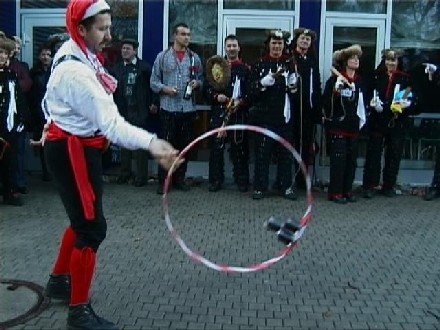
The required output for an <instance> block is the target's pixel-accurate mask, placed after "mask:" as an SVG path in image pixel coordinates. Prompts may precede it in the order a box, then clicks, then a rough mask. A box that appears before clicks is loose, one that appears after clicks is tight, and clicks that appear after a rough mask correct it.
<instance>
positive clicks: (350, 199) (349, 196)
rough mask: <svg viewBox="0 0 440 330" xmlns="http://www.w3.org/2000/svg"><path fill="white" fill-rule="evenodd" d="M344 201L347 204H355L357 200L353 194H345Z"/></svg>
mask: <svg viewBox="0 0 440 330" xmlns="http://www.w3.org/2000/svg"><path fill="white" fill-rule="evenodd" d="M345 199H346V200H347V202H349V203H356V202H357V198H356V196H355V195H353V194H347V195H345Z"/></svg>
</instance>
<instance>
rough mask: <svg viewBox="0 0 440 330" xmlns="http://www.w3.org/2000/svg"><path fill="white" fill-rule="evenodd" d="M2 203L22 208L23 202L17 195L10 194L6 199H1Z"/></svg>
mask: <svg viewBox="0 0 440 330" xmlns="http://www.w3.org/2000/svg"><path fill="white" fill-rule="evenodd" d="M3 203H4V204H6V205H12V206H23V201H22V200H21V197H20V196H19V195H18V194H17V193H11V194H9V195H8V196H6V197H3Z"/></svg>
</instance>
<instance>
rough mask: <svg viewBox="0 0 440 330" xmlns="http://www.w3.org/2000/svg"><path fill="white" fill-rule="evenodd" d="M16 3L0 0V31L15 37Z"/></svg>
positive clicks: (11, 0)
mask: <svg viewBox="0 0 440 330" xmlns="http://www.w3.org/2000/svg"><path fill="white" fill-rule="evenodd" d="M16 9H17V7H16V3H15V1H14V0H0V31H3V32H4V33H6V34H7V35H16V31H15V25H16V19H15V18H16Z"/></svg>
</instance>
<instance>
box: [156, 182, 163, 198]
mask: <svg viewBox="0 0 440 330" xmlns="http://www.w3.org/2000/svg"><path fill="white" fill-rule="evenodd" d="M163 193H164V190H163V183H160V182H159V186H158V187H157V190H156V194H158V195H163Z"/></svg>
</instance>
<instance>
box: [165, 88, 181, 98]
mask: <svg viewBox="0 0 440 330" xmlns="http://www.w3.org/2000/svg"><path fill="white" fill-rule="evenodd" d="M162 93H164V94H165V95H168V96H172V97H174V96H176V95H177V93H178V92H177V88H176V87H169V86H165V87H164V88H162Z"/></svg>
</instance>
